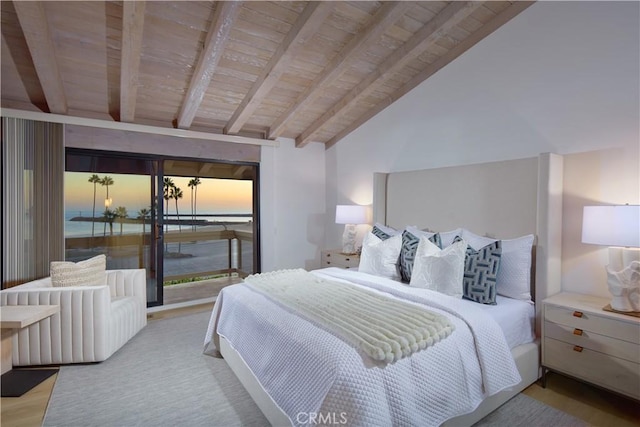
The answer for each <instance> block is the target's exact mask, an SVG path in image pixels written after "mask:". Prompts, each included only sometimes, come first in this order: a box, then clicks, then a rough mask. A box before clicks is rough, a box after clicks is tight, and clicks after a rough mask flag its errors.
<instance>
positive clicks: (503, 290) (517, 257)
mask: <svg viewBox="0 0 640 427" xmlns="http://www.w3.org/2000/svg"><path fill="white" fill-rule="evenodd" d="M461 237H462V238H463V239H464V240H465V241H466V242H467V243H468V244H469V245H470V246H471V247H472V248H473V249H476V250H477V249H480V248H482V247H484V246H486V245H489V244H491V243H493V242H495V241H496V240H497V239H492V238H489V237H483V236H478V235H477V234H474V233H472V232H471V231H469V230H466V229H463V230H462V236H461ZM533 240H534V236H533V234H528V235H526V236H522V237H518V238H516V239H507V240H502V257H501V259H500V268H499V269H498V275H497V277H496V292H497V293H498V295H502V296H505V297H509V298H514V299H520V300H525V301H531V247H532V246H533Z"/></svg>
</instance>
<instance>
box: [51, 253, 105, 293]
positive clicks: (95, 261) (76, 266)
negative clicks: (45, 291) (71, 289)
mask: <svg viewBox="0 0 640 427" xmlns="http://www.w3.org/2000/svg"><path fill="white" fill-rule="evenodd" d="M106 267H107V257H105V256H104V255H97V256H95V257H93V258H89V259H87V260H84V261H79V262H68V261H53V262H51V264H50V266H49V272H50V274H51V285H52V286H53V287H56V288H60V287H66V286H97V285H106V284H107V276H106V274H105V270H106Z"/></svg>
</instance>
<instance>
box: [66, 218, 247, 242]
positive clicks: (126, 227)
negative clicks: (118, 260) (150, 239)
mask: <svg viewBox="0 0 640 427" xmlns="http://www.w3.org/2000/svg"><path fill="white" fill-rule="evenodd" d="M80 214H81V213H79V212H70V213H69V212H66V213H65V221H64V236H65V237H82V236H91V228H92V226H93V225H94V224H92V223H91V221H90V220H89V219H87V221H71V218H75V217H78V216H80ZM85 215H86V214H85ZM90 215H91V212H89V216H90ZM221 215H223V214H199V215H198V216H197V219H198V220H206V221H207V223H206V224H204V225H207V226H211V225H216V224H221V225H222V224H228V223H247V222H250V221H251V220H252V219H253V218H252V217H251V216H247V215H250V214H241V215H243V216H221ZM169 219H172V220H173V219H177V217H176V216H175V215H169ZM180 219H181V220H188V219H191V215H180ZM121 225H122V234H140V233H142V224H141V223H140V224H130V223H123V224H120V223H119V222H118V221H117V220H116V221H114V222H113V234H114V235H116V234H120V226H121ZM167 227H168V229H169V230H178V229H179V228H180V226H178V225H173V224H171V225H168V226H165V228H164V229H165V230H167ZM181 227H182V230H186V229H187V228H189V227H191V225H182V226H181ZM198 227H199V225H198ZM105 230H106V231H105ZM145 230H146V232H147V233H148V232H149V223H147V224H146V225H145ZM105 233H106V234H107V235H109V224H106V229H105V223H104V222H96V223H95V229H94V235H96V236H100V235H104V234H105Z"/></svg>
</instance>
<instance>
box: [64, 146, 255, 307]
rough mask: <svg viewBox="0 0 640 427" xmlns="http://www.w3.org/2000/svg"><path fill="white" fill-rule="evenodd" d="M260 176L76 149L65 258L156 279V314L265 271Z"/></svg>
mask: <svg viewBox="0 0 640 427" xmlns="http://www.w3.org/2000/svg"><path fill="white" fill-rule="evenodd" d="M257 176H258V167H257V165H254V164H236V163H221V162H211V161H195V160H189V159H166V158H158V157H151V156H149V157H140V156H132V155H129V154H118V153H105V152H96V151H86V150H77V149H67V153H66V172H65V258H66V259H67V260H69V261H80V260H83V259H88V258H90V257H91V256H95V255H97V254H105V255H106V256H107V268H108V269H118V268H144V269H146V270H147V300H148V303H149V305H150V306H152V305H160V304H174V303H181V302H185V301H193V300H200V299H207V298H212V297H215V296H217V294H218V292H219V291H220V289H221V288H222V287H224V286H227V285H230V284H233V283H237V282H238V281H240V280H241V279H242V278H243V277H245V276H246V275H248V274H252V273H255V272H258V271H259V269H260V257H259V250H258V248H259V228H258V224H259V220H258V212H259V210H258V209H257V206H258V192H257V189H258V182H257V181H258V180H257Z"/></svg>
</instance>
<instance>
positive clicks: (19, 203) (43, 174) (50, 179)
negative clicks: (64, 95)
mask: <svg viewBox="0 0 640 427" xmlns="http://www.w3.org/2000/svg"><path fill="white" fill-rule="evenodd" d="M63 135H64V127H63V125H61V124H56V123H47V122H38V121H32V120H25V119H16V118H11V117H2V199H3V203H2V288H3V289H5V288H8V287H11V286H15V285H18V284H20V283H24V282H28V281H30V280H33V279H37V278H41V277H46V276H48V275H49V263H50V262H51V261H62V260H64V198H63V190H64V186H63V178H64V137H63Z"/></svg>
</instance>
